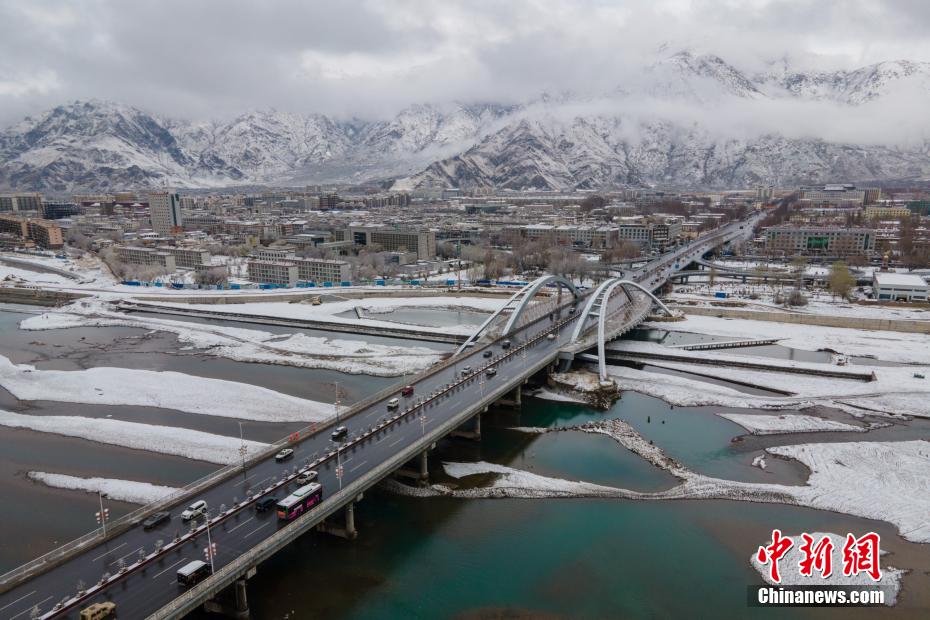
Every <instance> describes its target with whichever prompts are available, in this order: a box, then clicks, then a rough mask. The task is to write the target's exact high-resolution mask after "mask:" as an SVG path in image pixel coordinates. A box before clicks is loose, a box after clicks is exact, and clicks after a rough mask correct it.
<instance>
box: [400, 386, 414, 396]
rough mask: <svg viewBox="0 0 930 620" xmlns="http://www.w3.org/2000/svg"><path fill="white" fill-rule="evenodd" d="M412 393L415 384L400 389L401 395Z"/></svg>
mask: <svg viewBox="0 0 930 620" xmlns="http://www.w3.org/2000/svg"><path fill="white" fill-rule="evenodd" d="M411 394H413V386H412V385H408V386H407V387H405V388H404V389H402V390H401V391H400V395H401V396H410V395H411Z"/></svg>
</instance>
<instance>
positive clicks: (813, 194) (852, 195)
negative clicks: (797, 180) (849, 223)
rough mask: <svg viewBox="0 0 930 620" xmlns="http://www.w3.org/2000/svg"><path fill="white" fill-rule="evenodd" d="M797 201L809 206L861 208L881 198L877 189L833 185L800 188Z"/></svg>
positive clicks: (847, 184) (841, 184)
mask: <svg viewBox="0 0 930 620" xmlns="http://www.w3.org/2000/svg"><path fill="white" fill-rule="evenodd" d="M798 196H799V200H800V201H801V202H806V203H809V204H811V205H831V206H834V207H843V206H860V207H861V206H863V205H868V204H872V203H873V202H875V201H876V200H878V198H879V196H881V190H880V189H879V188H877V187H856V186H855V185H852V184H849V183H833V184H829V185H823V186H817V187H801V188H800V189H799V190H798Z"/></svg>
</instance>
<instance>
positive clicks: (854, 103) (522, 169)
mask: <svg viewBox="0 0 930 620" xmlns="http://www.w3.org/2000/svg"><path fill="white" fill-rule="evenodd" d="M913 89H917V92H918V93H922V92H928V91H930V63H925V62H915V61H908V60H898V61H887V62H882V63H875V64H873V65H868V66H865V67H859V68H856V69H852V70H841V71H832V72H826V71H807V72H803V71H799V70H797V69H795V68H793V67H792V66H791V64H790V63H789V62H787V61H778V62H773V63H771V64H770V65H769V67H768V68H767V70H764V71H760V72H757V73H754V74H750V73H748V72H745V71H741V70H739V69H738V68H736V67H735V66H733V65H731V64H729V63H727V62H726V61H725V60H724V59H722V58H721V57H719V56H716V55H714V54H709V53H705V54H699V53H696V52H692V51H690V50H681V51H678V52H675V53H672V54H669V55H666V56H664V57H662V58H660V59H658V60H657V61H656V62H655V63H653V64H652V65H650V66H649V67H646V68H645V69H644V71H643V77H642V79H641V82H631V83H630V84H627V85H624V86H623V87H618V88H617V89H615V90H614V91H611V92H610V93H608V94H606V95H603V94H598V93H594V94H591V95H581V94H572V93H561V94H560V95H558V96H549V95H542V96H540V97H538V98H536V99H534V100H529V101H526V102H524V103H520V104H499V103H494V102H484V103H458V102H451V103H444V104H430V103H423V104H413V105H411V106H408V107H407V108H405V109H403V110H401V111H400V112H399V113H398V114H396V115H394V116H393V117H391V118H387V119H381V120H364V119H336V118H333V117H329V116H326V115H323V114H319V113H309V114H296V113H293V112H278V111H276V110H273V109H267V110H253V111H247V112H243V113H242V114H240V115H238V116H236V117H235V118H233V119H230V120H229V121H188V120H181V119H172V118H167V117H160V116H156V115H153V114H149V113H147V112H144V111H142V110H140V109H138V108H135V107H133V106H130V105H127V104H123V103H118V102H112V101H101V100H88V101H75V102H71V103H68V104H64V105H60V106H56V107H54V108H52V109H50V110H47V111H45V112H43V113H42V114H40V115H38V116H36V117H31V118H26V119H23V120H22V121H20V122H19V123H16V124H14V125H12V126H10V127H8V128H7V129H5V130H4V131H2V132H0V186H2V187H7V188H11V189H29V190H33V189H38V190H52V191H70V190H76V189H87V190H93V191H101V190H102V191H106V190H113V189H117V188H122V187H145V186H161V185H163V184H170V185H173V186H177V187H188V188H193V187H205V188H209V187H224V186H231V185H243V184H268V185H275V184H279V185H281V184H286V185H300V184H304V183H320V182H323V183H339V182H341V183H356V182H369V181H381V182H383V183H386V184H388V183H390V182H392V181H393V186H394V187H395V188H397V189H415V188H418V187H440V186H441V187H445V186H454V187H470V186H496V187H503V188H511V189H573V188H581V189H596V188H601V187H625V186H682V187H685V186H687V187H693V188H707V189H721V188H724V187H736V186H753V185H758V184H765V185H769V184H776V185H777V184H796V183H803V182H821V181H828V180H836V179H844V180H864V179H882V178H895V179H907V178H914V179H922V178H926V177H928V176H930V164H928V158H927V153H928V146H927V143H926V141H923V142H918V143H912V144H910V145H909V146H905V145H896V144H894V143H893V141H889V143H887V144H874V143H873V144H858V143H856V142H855V141H842V140H834V141H828V140H825V139H823V138H822V137H819V136H816V135H811V136H808V137H797V136H794V137H788V136H785V135H783V132H778V131H757V132H756V133H754V134H753V135H746V136H738V135H726V134H724V133H722V132H719V131H716V130H713V129H711V128H709V127H707V126H703V125H702V124H701V123H699V122H697V121H693V120H688V119H687V118H685V119H684V120H683V119H682V118H678V119H675V118H671V117H669V118H666V117H662V113H661V112H659V111H657V112H654V113H651V114H646V115H644V114H643V113H642V112H641V111H640V110H639V109H640V108H648V107H649V106H650V105H652V106H653V107H656V108H658V107H660V106H658V105H655V104H667V105H668V106H669V108H670V109H675V106H679V107H683V106H687V108H688V109H691V110H698V111H701V112H702V113H708V111H711V112H712V111H714V110H717V109H720V110H726V109H727V107H726V106H729V105H733V102H737V104H738V105H740V106H746V107H745V108H743V109H746V110H748V111H749V112H750V113H751V114H750V115H753V114H755V112H754V110H756V109H757V108H758V109H759V110H760V112H759V114H760V115H761V114H762V113H763V112H764V110H766V109H767V108H761V107H759V106H766V105H769V104H771V103H772V102H780V101H790V102H800V103H802V104H807V103H817V104H819V103H821V102H829V103H830V104H831V105H835V106H838V109H850V110H855V109H857V108H861V107H862V106H874V105H880V104H881V102H882V101H884V100H886V99H890V98H893V97H894V96H898V93H902V92H903V93H905V95H908V94H910V93H912V92H913ZM643 102H645V103H643Z"/></svg>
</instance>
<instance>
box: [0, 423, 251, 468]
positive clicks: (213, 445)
mask: <svg viewBox="0 0 930 620" xmlns="http://www.w3.org/2000/svg"><path fill="white" fill-rule="evenodd" d="M0 426H6V427H9V428H24V429H30V430H34V431H38V432H40V433H52V434H54V435H64V436H66V437H78V438H81V439H87V440H89V441H95V442H97V443H105V444H110V445H114V446H122V447H125V448H132V449H134V450H145V451H148V452H158V453H161V454H171V455H174V456H183V457H185V458H188V459H194V460H196V461H206V462H208V463H219V464H221V465H230V464H233V463H238V462H239V460H240V459H241V457H240V456H239V448H240V446H242V445H245V448H246V450H247V456H251V455H255V454H258V453H259V452H261V451H262V450H264V449H266V448H267V447H268V444H264V443H259V442H257V441H250V440H248V439H247V440H245V441H242V442H240V440H239V438H238V437H226V436H223V435H213V434H211V433H204V432H201V431H194V430H190V429H187V428H174V427H170V426H156V425H153V424H139V423H138V422H124V421H122V420H112V419H108V418H85V417H80V416H41V415H22V414H19V413H13V412H11V411H4V410H2V409H0Z"/></svg>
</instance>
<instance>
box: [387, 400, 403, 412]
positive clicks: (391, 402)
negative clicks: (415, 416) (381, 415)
mask: <svg viewBox="0 0 930 620" xmlns="http://www.w3.org/2000/svg"><path fill="white" fill-rule="evenodd" d="M387 407H388V409H397V408H398V407H400V399H399V398H392V399H391V400H389V401H388V403H387Z"/></svg>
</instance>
